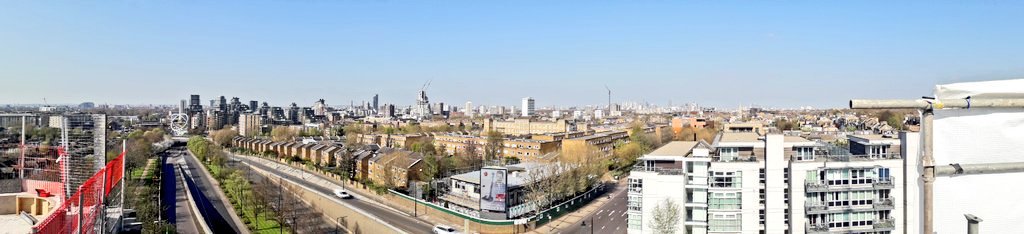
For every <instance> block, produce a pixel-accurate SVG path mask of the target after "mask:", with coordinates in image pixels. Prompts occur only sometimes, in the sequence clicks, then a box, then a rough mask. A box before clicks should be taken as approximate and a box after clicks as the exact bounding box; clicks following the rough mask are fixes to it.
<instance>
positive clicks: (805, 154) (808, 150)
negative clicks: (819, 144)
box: [794, 147, 814, 161]
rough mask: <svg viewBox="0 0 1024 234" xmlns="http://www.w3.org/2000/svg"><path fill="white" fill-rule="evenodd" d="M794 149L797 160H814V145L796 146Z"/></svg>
mask: <svg viewBox="0 0 1024 234" xmlns="http://www.w3.org/2000/svg"><path fill="white" fill-rule="evenodd" d="M794 151H796V160H800V161H809V160H814V147H796V148H794Z"/></svg>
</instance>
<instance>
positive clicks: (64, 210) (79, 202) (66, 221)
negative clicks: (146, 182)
mask: <svg viewBox="0 0 1024 234" xmlns="http://www.w3.org/2000/svg"><path fill="white" fill-rule="evenodd" d="M123 162H124V154H123V153H122V154H121V155H120V156H118V157H117V158H116V159H114V160H112V161H110V163H108V164H107V166H106V167H104V168H103V169H101V170H100V171H99V172H96V174H94V175H93V176H92V177H90V178H89V180H86V181H85V183H83V184H82V186H81V187H79V188H78V189H77V191H75V193H74V195H71V196H70V197H68V199H67V200H65V201H64V202H62V203H61V205H60V206H59V207H57V208H56V209H54V211H53V213H52V214H50V216H48V217H46V219H44V220H43V221H42V222H40V223H39V225H36V226H35V227H34V228H33V229H34V233H46V234H49V233H54V234H57V233H72V232H75V231H78V230H79V229H80V227H81V231H82V233H94V232H96V228H95V226H94V225H95V224H96V220H97V217H98V216H100V215H103V210H104V209H105V207H103V197H104V196H106V195H107V194H109V193H110V190H111V188H113V187H114V185H116V184H117V183H119V182H121V178H122V177H123V176H124V173H123V172H124V171H123ZM104 175H105V176H104ZM104 181H106V182H107V183H106V184H107V186H106V187H104V186H103V182H104Z"/></svg>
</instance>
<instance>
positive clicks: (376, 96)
mask: <svg viewBox="0 0 1024 234" xmlns="http://www.w3.org/2000/svg"><path fill="white" fill-rule="evenodd" d="M379 98H380V96H378V94H374V95H373V111H377V110H380V106H378V104H380V103H378V101H379Z"/></svg>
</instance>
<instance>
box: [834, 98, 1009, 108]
mask: <svg viewBox="0 0 1024 234" xmlns="http://www.w3.org/2000/svg"><path fill="white" fill-rule="evenodd" d="M943 108H1024V99H986V98H967V99H879V100H869V99H853V100H850V109H943Z"/></svg>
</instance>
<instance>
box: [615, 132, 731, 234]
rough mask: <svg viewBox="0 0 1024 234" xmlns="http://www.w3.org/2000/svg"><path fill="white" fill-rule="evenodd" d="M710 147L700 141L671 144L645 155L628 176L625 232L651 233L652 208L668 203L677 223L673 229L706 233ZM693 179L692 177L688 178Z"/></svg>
mask: <svg viewBox="0 0 1024 234" xmlns="http://www.w3.org/2000/svg"><path fill="white" fill-rule="evenodd" d="M710 152H711V146H710V145H709V144H707V143H705V142H703V141H699V142H694V141H674V142H670V143H668V144H666V145H665V146H662V147H661V148H658V149H657V150H654V151H653V152H651V153H649V154H647V155H644V156H643V157H641V158H640V162H639V163H638V164H637V165H636V166H634V169H633V171H632V172H631V174H630V175H629V179H628V180H629V184H628V185H627V186H629V187H628V198H627V199H628V200H627V205H626V206H627V211H626V213H627V215H628V216H627V219H628V221H627V224H628V227H627V230H628V231H629V233H654V232H653V231H651V230H650V228H649V227H650V226H651V219H652V218H651V214H652V212H653V211H654V209H655V207H657V206H659V205H664V203H665V200H671V201H672V202H673V203H675V204H676V205H677V208H678V209H679V212H680V217H690V218H683V219H680V220H679V222H677V223H676V229H677V230H680V231H685V233H705V232H703V231H695V230H691V229H696V230H704V229H706V226H707V208H708V205H707V202H708V201H707V196H706V194H707V190H708V183H707V182H708V177H707V176H706V175H707V168H708V163H709V162H710V161H711V158H710V157H709V156H710ZM690 175H693V176H690Z"/></svg>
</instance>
